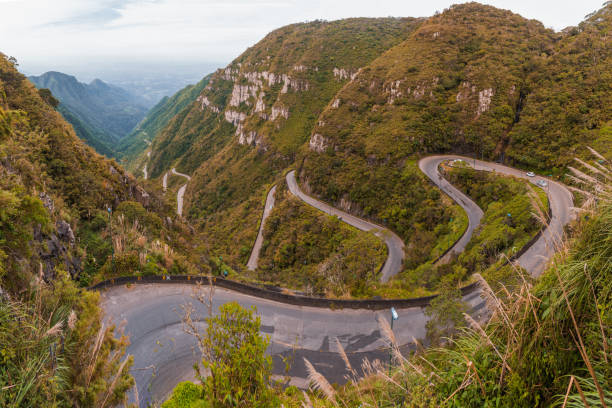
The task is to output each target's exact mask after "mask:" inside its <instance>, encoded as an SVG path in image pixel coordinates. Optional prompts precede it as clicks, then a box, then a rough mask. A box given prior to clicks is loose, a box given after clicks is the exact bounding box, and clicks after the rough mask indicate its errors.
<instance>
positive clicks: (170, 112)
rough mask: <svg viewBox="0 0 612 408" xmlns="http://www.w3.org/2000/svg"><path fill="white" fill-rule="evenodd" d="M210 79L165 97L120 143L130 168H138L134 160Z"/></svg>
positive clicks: (191, 101) (122, 153)
mask: <svg viewBox="0 0 612 408" xmlns="http://www.w3.org/2000/svg"><path fill="white" fill-rule="evenodd" d="M209 79H210V75H208V76H206V77H205V78H203V79H202V80H201V81H200V82H198V83H197V84H195V85H189V86H187V87H185V88H183V89H182V90H180V91H178V92H177V93H175V94H174V95H172V96H171V97H167V96H166V97H164V98H163V99H162V100H161V101H159V102H158V103H157V105H155V106H154V107H153V108H151V110H150V111H149V112H148V113H147V116H146V117H145V118H144V119H143V120H142V121H141V122H140V123H139V124H138V126H136V128H135V129H134V130H132V132H130V134H129V135H127V136H126V137H125V138H124V139H123V140H121V141H120V142H119V144H118V146H117V147H116V150H117V152H118V153H119V154H121V155H122V157H123V158H124V159H125V160H126V162H127V164H128V165H129V166H130V167H129V168H132V169H133V168H135V167H137V166H133V163H134V159H135V158H136V157H137V156H138V155H139V154H141V153H143V152H144V151H145V150H146V148H147V146H148V145H149V144H150V143H151V139H153V138H154V137H155V135H157V133H158V132H159V131H160V130H162V129H163V128H164V127H165V126H166V125H167V124H168V122H169V121H170V120H171V119H172V117H174V115H176V114H177V113H179V112H180V111H181V110H183V109H184V108H185V107H186V106H187V105H189V104H191V103H193V102H194V101H195V100H196V98H197V97H198V96H199V95H200V93H201V92H202V90H203V89H204V87H205V86H206V84H208V81H209Z"/></svg>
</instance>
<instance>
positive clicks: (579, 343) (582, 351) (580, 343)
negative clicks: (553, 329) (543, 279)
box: [553, 268, 606, 407]
mask: <svg viewBox="0 0 612 408" xmlns="http://www.w3.org/2000/svg"><path fill="white" fill-rule="evenodd" d="M553 269H554V271H555V274H556V275H557V280H558V281H559V286H560V287H561V292H562V293H563V299H564V300H565V304H566V305H567V309H568V311H569V313H570V316H571V318H572V324H573V325H574V330H576V336H578V341H577V342H576V345H577V346H578V351H579V352H580V355H581V356H582V359H583V360H584V363H585V364H586V366H587V369H588V370H589V374H590V375H591V378H593V382H594V383H595V388H597V393H598V394H599V399H600V400H601V405H602V406H603V407H605V406H606V402H605V399H604V394H603V390H602V389H601V385H599V381H597V376H596V375H595V370H594V369H593V365H592V364H591V360H590V359H589V356H588V354H587V351H586V347H585V345H584V342H583V341H582V336H581V335H580V329H579V328H578V323H577V322H576V317H575V316H574V310H573V309H572V305H571V304H570V301H569V298H568V297H567V291H566V290H565V282H563V279H561V275H560V274H559V270H558V269H557V268H553Z"/></svg>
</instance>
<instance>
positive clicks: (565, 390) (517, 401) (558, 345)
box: [310, 199, 612, 407]
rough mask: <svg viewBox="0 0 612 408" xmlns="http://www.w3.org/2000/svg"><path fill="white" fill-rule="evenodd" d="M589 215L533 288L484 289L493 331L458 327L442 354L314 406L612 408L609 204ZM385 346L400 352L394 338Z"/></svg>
mask: <svg viewBox="0 0 612 408" xmlns="http://www.w3.org/2000/svg"><path fill="white" fill-rule="evenodd" d="M588 213H589V214H590V216H589V217H582V218H581V219H580V220H579V221H578V223H577V224H576V225H574V238H573V239H572V240H570V241H569V243H568V244H567V245H566V251H563V252H562V253H561V255H560V256H558V257H557V258H556V259H555V262H554V264H553V265H552V267H551V268H549V269H548V270H547V271H546V272H545V273H544V274H543V276H542V277H541V278H540V279H539V280H538V281H537V282H536V283H535V284H534V285H533V286H532V285H531V284H530V283H528V282H524V281H522V280H520V279H519V281H520V282H521V283H520V284H518V285H515V286H512V287H508V288H507V290H506V289H503V288H502V289H500V290H499V291H493V290H491V289H490V287H489V285H488V284H487V283H486V281H485V280H481V283H482V287H483V290H484V291H485V294H486V297H487V299H489V300H488V302H487V304H488V307H489V308H490V310H491V311H492V312H494V316H493V317H492V318H491V320H490V321H489V322H488V323H487V324H484V325H483V324H482V323H477V322H475V321H474V320H473V319H472V320H470V319H469V318H466V319H467V320H464V321H463V322H459V321H455V324H456V325H457V326H456V327H459V326H462V327H463V328H461V329H459V330H458V332H455V333H454V334H451V339H450V340H449V341H448V342H447V344H446V346H445V347H443V348H435V349H429V350H424V349H421V348H419V349H418V351H417V352H415V353H413V354H412V355H410V356H400V355H399V354H398V353H397V352H396V351H393V355H394V357H393V365H394V368H393V369H392V370H391V371H390V372H387V370H386V369H384V368H382V369H380V368H379V369H376V367H374V368H373V369H372V370H370V375H369V376H367V377H366V378H365V379H363V380H361V381H359V382H357V383H353V384H351V383H349V385H347V386H346V387H344V388H341V389H338V390H337V391H334V392H333V394H332V395H328V397H327V398H325V397H323V394H321V393H316V394H317V395H318V397H317V398H315V397H313V396H311V397H310V399H311V401H312V402H313V405H314V406H317V407H333V406H339V405H340V406H346V407H359V406H364V405H365V404H368V405H371V406H379V407H383V406H401V407H437V406H451V407H483V406H496V407H534V406H543V407H550V406H552V407H561V406H566V407H584V406H590V407H605V406H610V405H611V404H612V391H611V390H612V382H611V379H612V371H611V370H612V365H611V364H610V357H611V354H610V348H609V347H610V346H609V339H610V336H611V335H612V332H611V331H610V328H611V327H612V325H611V323H612V313H611V310H612V308H611V302H612V296H611V293H610V279H611V273H612V269H611V265H610V262H609V261H610V259H611V257H612V235H611V233H610V231H612V206H611V205H610V201H609V199H607V200H605V201H601V202H600V203H599V205H598V206H597V208H590V209H589V210H588ZM515 273H517V274H518V273H520V272H519V271H515ZM440 306H442V305H441V304H439V305H438V309H437V310H432V311H431V312H432V314H433V315H434V316H437V317H436V319H444V316H443V315H440V314H439V313H438V312H439V311H442V310H445V308H444V307H440ZM459 306H460V305H455V306H454V307H459ZM462 320H463V318H462ZM383 326H384V325H383ZM387 328H388V326H387ZM381 330H382V331H383V332H385V329H384V327H381ZM389 342H390V344H391V347H392V348H393V349H394V350H396V349H395V347H397V346H396V344H395V343H394V340H393V338H389Z"/></svg>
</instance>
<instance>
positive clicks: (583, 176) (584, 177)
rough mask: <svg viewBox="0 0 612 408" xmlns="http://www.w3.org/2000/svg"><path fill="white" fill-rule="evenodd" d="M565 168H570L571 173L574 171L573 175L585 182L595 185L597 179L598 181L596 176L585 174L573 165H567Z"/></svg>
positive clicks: (597, 182)
mask: <svg viewBox="0 0 612 408" xmlns="http://www.w3.org/2000/svg"><path fill="white" fill-rule="evenodd" d="M567 168H568V169H569V170H570V171H571V172H572V173H574V175H575V176H576V177H578V178H579V179H581V180H584V181H585V182H587V183H589V184H591V185H597V184H599V181H598V180H597V179H596V178H594V177H591V176H589V175H588V174H585V173H583V172H581V171H580V170H578V169H576V168H574V167H572V166H567Z"/></svg>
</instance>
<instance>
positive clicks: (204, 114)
mask: <svg viewBox="0 0 612 408" xmlns="http://www.w3.org/2000/svg"><path fill="white" fill-rule="evenodd" d="M415 24H416V20H414V19H350V20H343V21H338V22H329V23H328V22H312V23H305V24H295V25H291V26H288V27H283V28H281V29H279V30H276V31H274V32H272V33H271V34H269V35H268V36H267V37H266V38H264V39H263V40H262V41H261V42H260V43H258V44H257V45H256V46H254V47H252V48H250V49H249V50H247V51H246V52H245V53H244V54H243V55H242V56H240V57H239V58H237V59H236V60H235V61H234V62H232V64H230V66H228V67H227V68H226V69H225V70H220V71H218V72H216V73H215V74H214V75H213V76H212V77H211V79H210V82H209V84H208V85H207V86H206V88H205V90H204V91H203V93H202V94H201V96H200V100H199V101H198V102H196V103H194V104H191V105H189V106H188V107H187V108H186V109H184V110H183V111H181V112H180V113H179V114H177V115H176V116H175V117H174V118H173V119H172V120H171V121H170V122H169V124H168V126H167V127H166V128H165V129H164V130H163V131H162V132H160V133H159V134H158V137H156V139H155V140H154V141H153V145H152V155H151V161H150V164H149V171H150V173H151V176H152V177H159V176H161V175H162V174H163V172H164V171H166V170H168V169H169V168H171V166H172V165H174V164H175V165H177V169H178V170H179V171H182V172H186V173H187V174H192V175H193V178H192V180H191V182H190V183H189V184H188V187H187V193H186V208H187V211H186V213H187V214H188V217H189V218H190V219H191V220H192V221H193V222H194V223H197V224H198V225H199V230H200V231H202V232H203V233H204V237H203V239H202V240H203V241H204V242H205V243H204V246H205V247H207V248H208V249H207V251H209V252H210V253H217V254H224V256H227V259H228V261H229V262H231V263H232V266H233V267H234V268H235V269H240V268H241V267H243V266H244V263H246V260H247V259H248V253H249V251H250V248H251V246H252V243H253V241H254V239H255V236H256V234H257V222H258V219H259V214H260V213H261V212H260V211H261V209H262V205H263V201H262V200H261V197H262V196H263V195H265V191H266V188H267V186H268V185H269V184H270V183H273V182H274V181H275V180H278V179H280V177H279V176H280V175H281V174H282V172H283V170H284V169H285V168H286V166H288V165H290V164H291V163H293V161H294V160H295V157H296V153H297V149H298V148H299V147H300V146H301V145H302V144H304V143H305V142H306V141H307V138H308V135H309V133H310V130H311V129H312V127H313V126H314V123H315V121H316V118H317V117H318V115H319V113H320V112H321V111H322V110H323V109H324V107H325V105H326V104H327V103H329V101H330V98H331V97H332V96H333V95H334V94H335V93H336V92H337V91H338V90H339V89H340V88H341V87H342V86H343V85H344V84H345V83H346V82H347V81H348V80H349V78H347V77H339V76H338V75H336V76H334V73H333V70H334V68H336V67H339V68H342V69H344V70H348V71H350V72H352V73H354V72H356V71H357V69H358V68H359V67H360V66H362V65H364V64H366V63H367V62H369V61H370V60H371V59H373V58H374V57H376V56H377V55H379V54H380V53H381V52H383V51H384V50H385V49H386V48H388V47H389V46H391V45H394V44H396V43H398V42H399V41H401V40H402V39H403V38H405V37H406V36H407V35H408V33H409V32H410V31H411V30H412V29H413V27H414V25H415ZM346 44H351V45H350V46H346ZM268 57H269V58H268ZM348 71H347V72H348ZM271 74H273V80H271V79H270V78H271V77H270V75H271ZM264 75H265V76H267V78H268V79H266V78H265V77H264ZM283 75H286V76H287V77H288V79H287V90H286V92H284V91H283V88H284V87H285V83H286V82H285V80H284V79H283V77H282V76H283ZM249 78H251V79H249ZM291 84H293V85H291ZM305 84H307V85H305ZM240 86H250V87H256V88H257V89H258V90H257V95H255V96H253V95H252V94H251V93H252V92H254V91H252V90H253V89H254V88H251V91H248V95H250V96H248V97H247V99H246V100H241V97H240V92H239V90H240V89H241V88H240ZM306 87H307V88H308V89H305V88H306ZM233 91H235V93H236V95H237V96H236V98H237V99H236V102H237V101H238V100H241V102H240V103H236V104H237V105H238V106H232V105H231V104H230V102H231V100H232V92H233ZM260 96H261V100H262V103H261V104H258V103H257V100H258V99H259V97H260ZM204 98H206V100H205V99H204ZM257 106H260V108H259V109H260V111H258V112H255V110H256V109H255V108H256V107H257ZM272 108H274V109H275V112H277V113H276V115H277V116H275V117H274V119H272V116H273V115H274V114H273V112H272ZM283 108H287V109H288V112H287V113H286V114H285V116H287V118H285V117H284V116H283V114H282V112H281V113H279V112H280V111H277V110H276V109H279V110H280V109H283ZM262 109H263V110H262ZM217 110H218V111H219V112H218V113H217V112H216V111H217ZM228 112H229V113H228ZM231 112H235V113H234V114H238V115H240V113H244V115H245V119H244V123H242V125H240V124H239V123H236V125H234V124H233V123H229V122H228V121H227V120H226V117H225V115H226V113H227V114H228V115H232V113H231ZM238 125H240V126H238ZM238 127H240V128H241V129H243V131H242V133H241V131H239V130H238V129H237V128H238ZM251 132H256V133H257V135H259V136H257V137H256V138H255V139H252V140H251V139H250V136H249V134H251V135H253V134H254V133H251ZM241 134H244V137H241V136H240V135H241ZM247 139H249V140H250V141H248V140H247ZM195 169H197V171H195V172H194V170H195ZM192 172H194V173H192Z"/></svg>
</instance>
